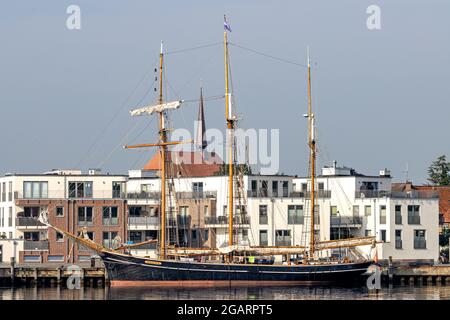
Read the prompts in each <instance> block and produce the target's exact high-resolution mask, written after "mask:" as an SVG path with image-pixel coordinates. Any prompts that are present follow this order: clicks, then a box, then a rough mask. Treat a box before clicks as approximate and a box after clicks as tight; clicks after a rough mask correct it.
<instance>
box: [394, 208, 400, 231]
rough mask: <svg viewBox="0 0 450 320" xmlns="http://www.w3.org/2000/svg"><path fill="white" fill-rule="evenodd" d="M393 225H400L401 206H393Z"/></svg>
mask: <svg viewBox="0 0 450 320" xmlns="http://www.w3.org/2000/svg"><path fill="white" fill-rule="evenodd" d="M395 224H402V206H401V205H397V206H395ZM399 231H400V230H399Z"/></svg>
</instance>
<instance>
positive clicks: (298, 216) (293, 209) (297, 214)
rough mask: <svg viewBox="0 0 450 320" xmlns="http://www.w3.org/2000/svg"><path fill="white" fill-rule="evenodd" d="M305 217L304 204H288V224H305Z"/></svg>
mask: <svg viewBox="0 0 450 320" xmlns="http://www.w3.org/2000/svg"><path fill="white" fill-rule="evenodd" d="M303 218H304V216H303V206H302V205H289V206H288V224H303Z"/></svg>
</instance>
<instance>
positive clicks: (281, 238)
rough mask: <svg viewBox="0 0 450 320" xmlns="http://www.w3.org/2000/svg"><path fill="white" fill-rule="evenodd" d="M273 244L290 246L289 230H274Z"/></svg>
mask: <svg viewBox="0 0 450 320" xmlns="http://www.w3.org/2000/svg"><path fill="white" fill-rule="evenodd" d="M275 245H276V246H290V245H291V230H275Z"/></svg>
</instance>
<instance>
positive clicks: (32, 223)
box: [16, 217, 45, 228]
mask: <svg viewBox="0 0 450 320" xmlns="http://www.w3.org/2000/svg"><path fill="white" fill-rule="evenodd" d="M16 226H17V227H27V228H37V227H45V224H43V223H41V222H39V221H38V219H37V217H36V218H34V217H17V218H16Z"/></svg>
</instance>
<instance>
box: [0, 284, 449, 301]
mask: <svg viewBox="0 0 450 320" xmlns="http://www.w3.org/2000/svg"><path fill="white" fill-rule="evenodd" d="M177 299H183V300H228V299H231V300H417V299H419V300H448V299H450V286H445V285H442V286H437V285H428V286H426V285H423V286H412V285H411V286H409V285H406V286H390V287H387V286H386V287H383V288H382V289H380V290H368V289H367V287H357V288H346V287H321V286H317V287H259V288H242V287H240V288H199V289H192V288H189V289H167V288H165V289H154V288H145V289H143V288H139V289H138V288H110V287H97V288H93V287H84V288H83V287H82V288H80V289H67V288H64V287H62V286H61V287H39V286H34V287H20V288H0V300H177Z"/></svg>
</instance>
